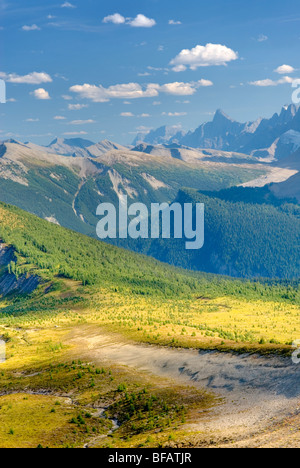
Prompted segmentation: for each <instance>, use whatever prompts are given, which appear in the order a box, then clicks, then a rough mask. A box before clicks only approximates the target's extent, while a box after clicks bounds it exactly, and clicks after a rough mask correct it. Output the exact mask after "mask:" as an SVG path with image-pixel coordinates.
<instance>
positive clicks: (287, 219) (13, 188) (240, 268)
mask: <svg viewBox="0 0 300 468" xmlns="http://www.w3.org/2000/svg"><path fill="white" fill-rule="evenodd" d="M298 114H299V109H297V108H296V107H294V106H290V107H288V108H285V109H284V110H283V111H282V112H281V114H280V115H277V117H276V118H275V117H273V119H271V120H272V122H273V124H271V122H270V121H268V123H267V122H265V123H264V124H263V126H264V128H268V129H269V131H266V132H265V141H267V140H268V139H269V140H270V139H272V138H273V137H274V136H276V135H279V134H280V131H281V130H282V129H283V130H286V128H287V126H288V127H289V129H288V130H286V131H285V132H284V133H283V134H282V135H280V136H279V137H277V142H276V144H273V150H272V151H273V153H272V154H271V153H268V155H267V156H266V155H264V156H263V155H262V150H255V151H249V152H248V153H246V152H245V153H243V152H240V151H237V150H236V151H234V150H232V151H230V150H229V147H230V145H231V148H233V147H238V143H237V142H236V143H235V139H234V138H233V135H234V134H235V135H237V137H236V139H237V141H238V139H239V138H241V139H242V138H244V139H246V137H247V135H248V136H249V135H252V138H253V139H254V138H257V139H258V138H259V134H260V132H259V131H258V130H259V127H260V125H262V121H260V123H258V122H257V123H255V124H239V123H237V122H234V121H232V120H231V119H229V118H228V117H226V116H225V115H224V114H223V113H222V112H220V111H218V112H217V113H216V116H215V118H214V120H213V122H210V123H208V124H204V125H203V126H201V127H200V128H201V129H202V130H201V132H202V134H203V135H205V142H206V144H207V145H208V141H210V145H211V146H218V148H211V147H206V148H205V147H204V148H199V147H192V146H187V145H184V144H179V143H176V142H175V141H174V142H173V143H172V142H170V140H169V141H168V143H164V144H162V143H160V144H158V143H156V144H151V143H148V142H141V143H138V144H137V145H136V146H135V147H125V146H122V145H119V144H117V143H114V142H110V141H108V140H104V141H100V142H99V143H94V142H92V141H89V140H84V139H81V138H75V139H60V138H57V139H55V140H53V141H52V142H51V143H50V144H49V145H48V146H38V145H35V144H33V143H30V142H27V143H21V142H19V141H16V140H7V141H4V142H2V143H0V201H2V202H5V203H9V204H12V205H16V206H18V207H19V208H21V209H24V210H26V211H28V212H30V213H33V214H36V215H37V216H39V217H40V218H43V219H46V220H47V221H49V222H51V223H54V224H58V225H61V226H64V227H67V228H69V229H72V230H74V231H77V232H80V233H83V234H87V235H89V236H91V237H96V224H97V222H98V221H99V219H98V218H97V216H96V209H97V206H98V205H99V204H100V203H103V202H110V203H113V204H115V205H118V202H119V197H120V196H121V195H127V196H128V199H129V200H128V201H129V203H133V202H142V203H144V204H146V205H147V206H149V205H150V204H151V203H162V202H168V203H171V202H172V201H174V200H179V202H180V203H185V200H192V201H193V202H196V201H197V200H199V199H204V200H205V204H206V207H207V210H208V212H207V220H208V222H207V225H206V226H207V227H206V229H207V233H206V238H207V239H209V241H208V242H206V247H205V248H204V250H202V251H201V252H200V253H198V254H197V253H195V254H194V255H188V254H187V253H186V251H185V250H184V249H183V248H182V244H181V243H180V242H178V243H177V244H170V243H164V245H161V244H160V243H158V242H153V243H152V242H145V243H142V242H135V243H132V242H130V241H128V242H127V241H126V242H123V241H122V242H121V241H116V242H115V243H116V244H117V245H119V246H122V247H125V248H127V249H131V250H136V251H138V252H142V253H145V254H147V255H149V256H153V257H156V258H157V259H159V260H163V261H165V262H168V263H171V264H174V265H177V266H181V267H184V268H188V269H192V270H202V271H207V272H213V273H222V274H227V275H234V276H245V277H253V276H266V277H273V276H278V277H282V278H291V277H295V276H297V273H298V267H297V265H296V262H295V261H294V264H293V268H291V266H290V264H291V262H293V260H292V259H294V258H297V248H298V247H297V245H298V244H299V240H298V237H297V230H298V229H299V224H298V219H299V203H300V191H299V187H300V184H299V182H300V180H299V175H300V141H299V142H298V140H297V137H298V131H297V130H296V128H297V127H296V121H297V118H298V117H297V116H298ZM294 124H295V127H294V128H290V127H291V126H292V125H294ZM272 125H273V127H272ZM280 129H281V130H280ZM176 130H177V132H175V129H174V128H173V130H172V131H173V136H174V137H175V136H176V135H177V136H178V135H179V133H178V128H177V129H176ZM201 132H200V130H199V129H198V135H199V134H200V133H201ZM196 133H197V132H195V133H194V135H195V134H196ZM171 134H172V132H169V131H167V130H166V129H165V130H163V131H160V132H157V134H156V137H155V138H156V139H155V141H156V142H158V141H162V140H159V138H163V136H164V135H166V136H168V137H169V136H170V135H171ZM299 134H300V132H299ZM192 135H193V134H192V133H191V134H187V135H185V136H184V137H183V138H190V139H191V138H192ZM217 135H219V136H217ZM245 135H246V136H245ZM262 135H263V133H262ZM270 135H272V138H271V137H270ZM150 136H151V135H150V134H149V136H148V140H151V138H150ZM171 138H172V137H171ZM247 138H248V137H247ZM209 139H210V140H209ZM201 141H202V143H204V140H203V139H202V140H201ZM225 141H227V142H228V144H226V143H225ZM229 141H230V145H229ZM249 141H250V140H249ZM249 144H250V143H249ZM298 144H299V148H298ZM224 148H225V149H224ZM279 151H280V156H279ZM179 193H180V194H181V195H180V197H179V195H178V194H179ZM178 197H179V198H178ZM264 205H268V206H267V207H265V206H264ZM231 213H236V216H234V217H232V216H231ZM237 213H239V216H238V215H237ZM240 218H241V219H240ZM222 219H223V220H224V226H223V225H222V226H221V224H220V223H221V220H222ZM274 223H275V224H276V223H279V225H280V228H278V229H277V228H275V227H274ZM216 226H219V228H218V230H216V229H215V227H216ZM259 226H264V227H265V228H264V230H262V229H261V228H260V227H259ZM276 229H277V230H276ZM253 230H254V231H255V232H256V233H257V232H260V234H259V237H258V238H257V240H256V243H255V245H254V251H253V252H252V253H250V252H249V251H248V247H249V245H251V239H252V237H251V233H252V231H253ZM268 232H273V233H274V236H275V237H274V236H273V237H274V239H273V237H272V239H273V241H274V244H276V240H275V238H277V239H280V246H274V247H272V246H270V249H269V251H268V252H267V253H266V252H265V250H264V249H265V246H266V245H268V244H269V240H268V239H269V236H268ZM276 236H277V237H276ZM259 239H260V240H259ZM273 241H272V242H273ZM245 245H247V248H246V250H247V253H245ZM174 246H175V247H174ZM207 246H208V247H207ZM207 249H208V250H207ZM275 265H276V268H275Z"/></svg>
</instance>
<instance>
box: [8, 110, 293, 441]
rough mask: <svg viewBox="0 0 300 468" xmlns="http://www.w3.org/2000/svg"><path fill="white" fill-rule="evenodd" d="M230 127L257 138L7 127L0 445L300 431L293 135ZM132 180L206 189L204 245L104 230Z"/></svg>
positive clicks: (157, 187) (255, 436) (202, 198)
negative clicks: (72, 134)
mask: <svg viewBox="0 0 300 468" xmlns="http://www.w3.org/2000/svg"><path fill="white" fill-rule="evenodd" d="M294 111H295V112H294ZM282 112H283V113H282V115H281V117H280V116H279V117H278V119H279V121H281V120H282V119H283V120H284V122H286V121H289V117H288V116H290V117H291V119H292V121H293V122H294V123H295V119H296V116H297V115H298V114H297V112H296V110H293V109H292V108H290V110H288V109H286V110H285V111H282ZM294 114H295V115H294ZM278 119H277V118H275V119H273V122H274V121H275V122H277V123H276V129H277V130H276V131H278V132H279V133H280V131H283V130H286V123H285V124H282V123H281V124H280V125H279V123H278ZM224 121H225V124H224ZM294 123H293V125H294ZM269 124H270V123H267V122H264V124H263V125H264V128H265V127H266V125H267V126H268V125H269ZM215 125H216V127H215V130H213V128H214V126H215ZM222 125H223V126H224V125H225V127H224V128H225V130H226V132H225V136H226V137H228V138H229V137H230V136H228V132H229V133H230V131H231V130H230V129H234V131H235V132H240V131H242V133H243V138H246V136H245V132H246V130H245V127H242V126H241V125H237V123H235V122H232V121H231V120H230V119H229V118H227V116H224V115H223V113H221V112H217V114H216V117H215V119H214V121H213V123H211V124H210V125H209V126H208V127H205V128H204V127H203V128H202V130H201V131H202V132H204V135H206V136H205V145H206V146H204V147H202V148H201V147H192V146H186V145H185V144H179V143H178V141H177V140H176V141H175V140H174V141H166V140H164V139H163V138H164V135H167V136H170V135H171V133H172V132H171V133H170V131H169V130H168V129H164V130H160V131H159V132H157V133H156V137H155V139H154V140H153V141H151V138H150V137H151V134H150V135H148V137H147V138H145V141H143V142H138V141H136V145H135V146H133V147H124V146H121V145H118V144H116V143H113V142H109V141H107V140H105V141H102V142H100V143H98V144H95V143H93V142H92V141H90V140H82V139H80V138H76V139H68V140H63V139H56V140H54V141H53V142H52V143H51V144H50V145H49V146H48V147H41V146H37V145H34V144H32V143H21V142H18V141H14V140H10V141H5V142H2V144H1V148H0V154H1V156H0V200H1V201H0V240H1V245H0V293H1V297H0V338H1V340H2V341H4V342H5V351H6V353H5V360H4V359H3V360H1V362H0V376H1V379H0V419H1V428H0V447H11V448H13V447H20V446H21V447H28V448H29V447H30V448H35V447H39V448H45V447H51V448H52V447H53V448H56V447H59V448H70V447H76V448H77V447H78V448H79V447H80V448H142V447H145V448H147V447H157V448H162V447H163V448H168V447H187V448H189V447H245V446H247V447H264V446H269V447H270V446H271V447H286V446H290V447H299V444H300V440H299V424H300V420H299V414H298V413H299V411H298V401H299V394H300V387H299V366H297V365H296V364H294V363H293V361H292V353H293V352H294V350H295V347H294V343H295V342H296V341H297V340H298V339H299V336H298V330H299V328H300V321H299V317H300V291H299V271H300V264H299V258H300V255H299V245H300V243H299V233H300V226H299V222H300V217H299V193H298V187H299V184H298V176H299V150H298V149H297V144H296V143H297V138H296V136H297V135H295V134H294V133H293V134H291V132H290V133H289V136H292V137H293V139H292V144H291V140H290V138H287V135H285V136H284V137H282V138H280V136H278V138H279V140H280V141H279V140H278V142H277V143H278V144H277V145H276V151H275V150H274V148H275V146H274V145H273V147H272V148H273V150H274V151H273V153H272V154H271V153H270V151H269V152H268V155H267V156H266V157H265V155H263V154H262V152H261V148H263V147H267V145H266V146H260V147H256V149H255V150H251V151H250V150H249V151H248V152H245V153H243V152H242V151H240V150H241V148H240V147H237V146H236V147H235V148H233V147H230V146H229V145H228V144H227V143H224V142H223V143H222V144H221V140H220V139H219V140H218V144H216V140H214V131H218V132H219V134H222V135H223V133H222V131H223V130H222V129H221V128H220V126H222ZM259 126H260V125H259V124H257V126H256V125H254V124H251V125H250V124H248V125H247V132H246V133H247V135H248V136H247V138H246V139H248V138H249V134H253V135H252V136H253V138H254V137H255V138H256V137H257V135H259V133H257V131H256V129H257V128H259ZM208 129H209V131H208ZM286 131H287V132H289V130H286ZM294 131H295V132H296V130H294ZM207 132H208V133H207ZM154 133H155V132H154ZM275 133H276V132H275ZM275 133H274V132H271V134H272V135H273V136H274V134H275ZM208 135H211V136H212V138H213V141H214V143H212V142H210V143H209V142H208V140H207V137H208ZM268 135H269V134H268V132H267V138H266V141H267V140H269V136H268ZM181 136H182V137H183V135H181ZM223 136H224V135H223ZM178 137H179V134H177V135H176V138H178ZM187 137H188V138H192V135H187V136H186V137H185V138H187ZM230 138H232V135H231V137H230ZM146 140H148V141H146ZM201 141H202V140H201ZM259 141H260V143H261V144H263V145H265V141H263V142H261V140H259ZM249 144H250V143H249ZM279 149H280V155H279ZM287 153H288V155H287ZM124 195H126V196H127V197H128V201H129V202H130V203H134V202H142V203H144V204H145V205H146V206H150V204H151V203H153V202H156V203H162V202H168V203H170V202H173V201H176V202H178V203H180V204H181V205H182V206H183V205H184V204H185V203H192V204H195V203H204V204H205V245H204V247H203V249H201V250H199V251H191V252H188V251H186V250H185V247H184V243H185V241H186V240H187V239H175V240H170V241H164V243H163V244H162V242H161V240H160V239H152V240H151V239H147V240H145V242H143V243H142V242H138V243H136V242H132V241H131V240H125V239H123V240H121V239H120V240H119V241H118V242H115V244H116V245H111V244H112V243H113V242H111V244H108V243H103V242H101V241H99V240H97V239H95V237H96V225H97V222H98V218H97V216H96V208H97V206H98V205H99V203H101V202H110V203H113V204H115V205H117V204H118V202H119V197H120V196H124ZM23 210H24V211H23ZM161 261H162V262H165V263H160V262H161ZM180 267H181V268H180ZM2 361H3V362H2Z"/></svg>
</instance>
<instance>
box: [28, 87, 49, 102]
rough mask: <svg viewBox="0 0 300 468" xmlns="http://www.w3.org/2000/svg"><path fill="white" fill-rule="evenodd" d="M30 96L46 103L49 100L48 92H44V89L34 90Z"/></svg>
mask: <svg viewBox="0 0 300 468" xmlns="http://www.w3.org/2000/svg"><path fill="white" fill-rule="evenodd" d="M30 94H32V96H34V97H35V99H39V100H41V101H47V100H49V99H51V98H50V95H49V93H48V91H46V90H45V89H44V88H39V89H36V90H35V91H33V92H32V93H30Z"/></svg>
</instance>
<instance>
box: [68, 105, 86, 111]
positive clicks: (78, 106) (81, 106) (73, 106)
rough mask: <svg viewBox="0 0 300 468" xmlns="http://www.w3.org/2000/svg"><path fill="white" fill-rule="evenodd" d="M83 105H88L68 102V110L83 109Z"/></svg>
mask: <svg viewBox="0 0 300 468" xmlns="http://www.w3.org/2000/svg"><path fill="white" fill-rule="evenodd" d="M85 107H88V105H87V104H69V105H68V109H69V110H81V109H84V108H85Z"/></svg>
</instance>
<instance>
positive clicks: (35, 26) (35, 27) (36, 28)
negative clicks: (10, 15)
mask: <svg viewBox="0 0 300 468" xmlns="http://www.w3.org/2000/svg"><path fill="white" fill-rule="evenodd" d="M22 30H23V31H40V30H41V28H39V27H38V26H37V25H36V24H32V25H31V26H27V25H26V24H25V25H24V26H22Z"/></svg>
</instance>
